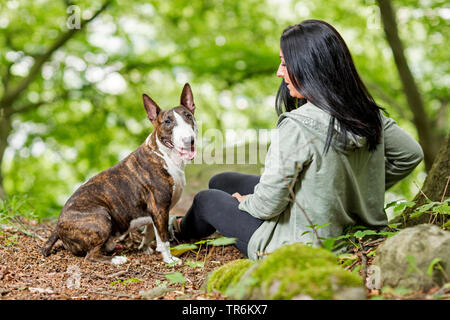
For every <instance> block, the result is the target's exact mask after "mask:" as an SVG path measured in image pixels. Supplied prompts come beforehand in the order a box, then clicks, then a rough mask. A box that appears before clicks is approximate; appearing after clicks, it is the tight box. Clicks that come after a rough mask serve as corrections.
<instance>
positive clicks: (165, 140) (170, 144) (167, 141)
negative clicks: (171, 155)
mask: <svg viewBox="0 0 450 320" xmlns="http://www.w3.org/2000/svg"><path fill="white" fill-rule="evenodd" d="M161 140H162V143H164V145H165V146H166V147H167V148H169V149H173V148H174V147H175V146H174V145H173V143H172V141H170V140H169V139H164V138H163V139H161Z"/></svg>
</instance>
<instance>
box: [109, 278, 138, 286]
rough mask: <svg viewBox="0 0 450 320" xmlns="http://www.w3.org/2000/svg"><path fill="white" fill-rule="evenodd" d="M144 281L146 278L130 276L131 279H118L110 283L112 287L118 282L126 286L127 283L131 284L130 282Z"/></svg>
mask: <svg viewBox="0 0 450 320" xmlns="http://www.w3.org/2000/svg"><path fill="white" fill-rule="evenodd" d="M142 281H144V280H141V279H137V278H130V279H127V280H116V281H113V282H111V283H110V284H109V285H110V286H111V287H112V286H115V285H116V284H119V285H122V286H126V285H129V284H130V283H135V282H142Z"/></svg>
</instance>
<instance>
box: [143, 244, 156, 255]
mask: <svg viewBox="0 0 450 320" xmlns="http://www.w3.org/2000/svg"><path fill="white" fill-rule="evenodd" d="M140 249H141V250H142V252H144V253H145V254H154V253H155V250H153V249H152V247H150V246H147V247H144V248H140Z"/></svg>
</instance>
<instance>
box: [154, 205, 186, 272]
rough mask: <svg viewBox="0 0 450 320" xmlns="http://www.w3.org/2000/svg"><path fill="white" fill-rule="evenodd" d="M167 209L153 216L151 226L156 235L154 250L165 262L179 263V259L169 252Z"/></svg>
mask: <svg viewBox="0 0 450 320" xmlns="http://www.w3.org/2000/svg"><path fill="white" fill-rule="evenodd" d="M168 220H169V210H167V211H165V212H161V213H160V214H158V215H154V216H153V227H154V231H155V236H156V251H158V252H161V254H162V257H163V261H164V262H165V263H176V264H181V260H180V259H179V258H177V257H174V256H172V254H171V253H170V242H169V230H168Z"/></svg>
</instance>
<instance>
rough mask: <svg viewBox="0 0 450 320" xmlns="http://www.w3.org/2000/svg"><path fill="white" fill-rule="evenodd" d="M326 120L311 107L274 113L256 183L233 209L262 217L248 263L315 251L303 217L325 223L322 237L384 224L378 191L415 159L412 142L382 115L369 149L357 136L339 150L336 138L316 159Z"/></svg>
mask: <svg viewBox="0 0 450 320" xmlns="http://www.w3.org/2000/svg"><path fill="white" fill-rule="evenodd" d="M329 119H330V115H329V114H328V113H327V112H325V111H322V110H321V109H319V108H317V107H316V106H314V105H313V104H311V103H307V104H305V105H303V106H301V107H300V108H298V109H295V110H293V111H291V112H285V113H283V114H281V115H280V117H279V119H278V122H277V133H278V134H277V135H276V138H275V139H273V140H272V142H271V145H270V148H269V150H268V153H267V157H266V162H265V170H264V172H263V174H262V176H261V180H260V182H259V183H258V184H257V185H256V186H255V189H254V193H253V194H252V195H251V196H250V197H247V198H246V199H245V200H244V201H242V202H241V203H240V204H239V209H241V210H244V211H247V212H248V213H250V214H251V215H252V216H254V217H256V218H259V219H262V220H265V221H264V223H263V224H262V225H261V226H260V227H259V228H258V229H257V230H256V231H255V233H254V234H253V236H252V237H251V239H250V241H249V244H248V256H249V258H250V259H253V260H256V259H258V258H260V257H261V256H262V254H263V253H268V252H272V251H274V250H275V249H277V248H279V247H280V246H282V245H284V244H288V243H294V242H303V243H308V242H310V243H312V244H313V245H315V246H317V245H318V243H317V239H316V238H315V236H313V233H312V232H307V233H304V232H305V231H312V228H310V227H308V226H309V225H311V224H310V222H308V219H307V218H306V217H305V214H306V215H307V216H308V217H309V219H310V221H311V222H312V223H313V224H315V225H324V224H327V223H331V224H330V225H328V226H325V227H323V228H319V229H318V233H319V236H320V237H323V238H330V237H337V236H339V235H341V234H343V230H344V227H346V226H348V225H355V224H356V225H366V226H374V227H375V226H385V225H386V224H387V216H386V213H385V212H384V192H385V190H386V189H387V188H389V187H391V186H392V185H394V184H395V183H396V182H397V181H399V180H401V179H402V178H404V177H406V176H407V175H408V174H409V173H410V172H411V171H412V170H413V169H414V168H415V167H416V166H417V165H418V164H419V162H420V161H422V159H423V153H422V149H421V147H420V146H419V144H418V143H417V142H416V141H415V140H414V139H413V138H412V137H411V136H410V135H408V134H407V133H406V132H405V131H403V130H402V129H401V128H399V127H398V126H397V124H396V123H395V121H393V120H392V119H390V118H387V117H385V116H383V115H382V119H383V128H384V130H383V138H382V140H381V144H379V145H378V146H377V148H376V150H375V151H372V152H369V151H368V149H367V147H366V140H365V138H361V137H358V136H353V137H351V138H350V139H349V140H350V142H349V144H348V145H347V147H344V143H343V139H342V136H341V135H339V134H337V135H335V138H334V139H333V142H332V147H330V149H329V151H328V153H327V154H326V155H324V153H323V150H324V146H325V140H326V135H327V130H328V123H329ZM291 192H293V193H294V194H295V200H293V197H292V196H290V193H291ZM261 253H262V254H261Z"/></svg>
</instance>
